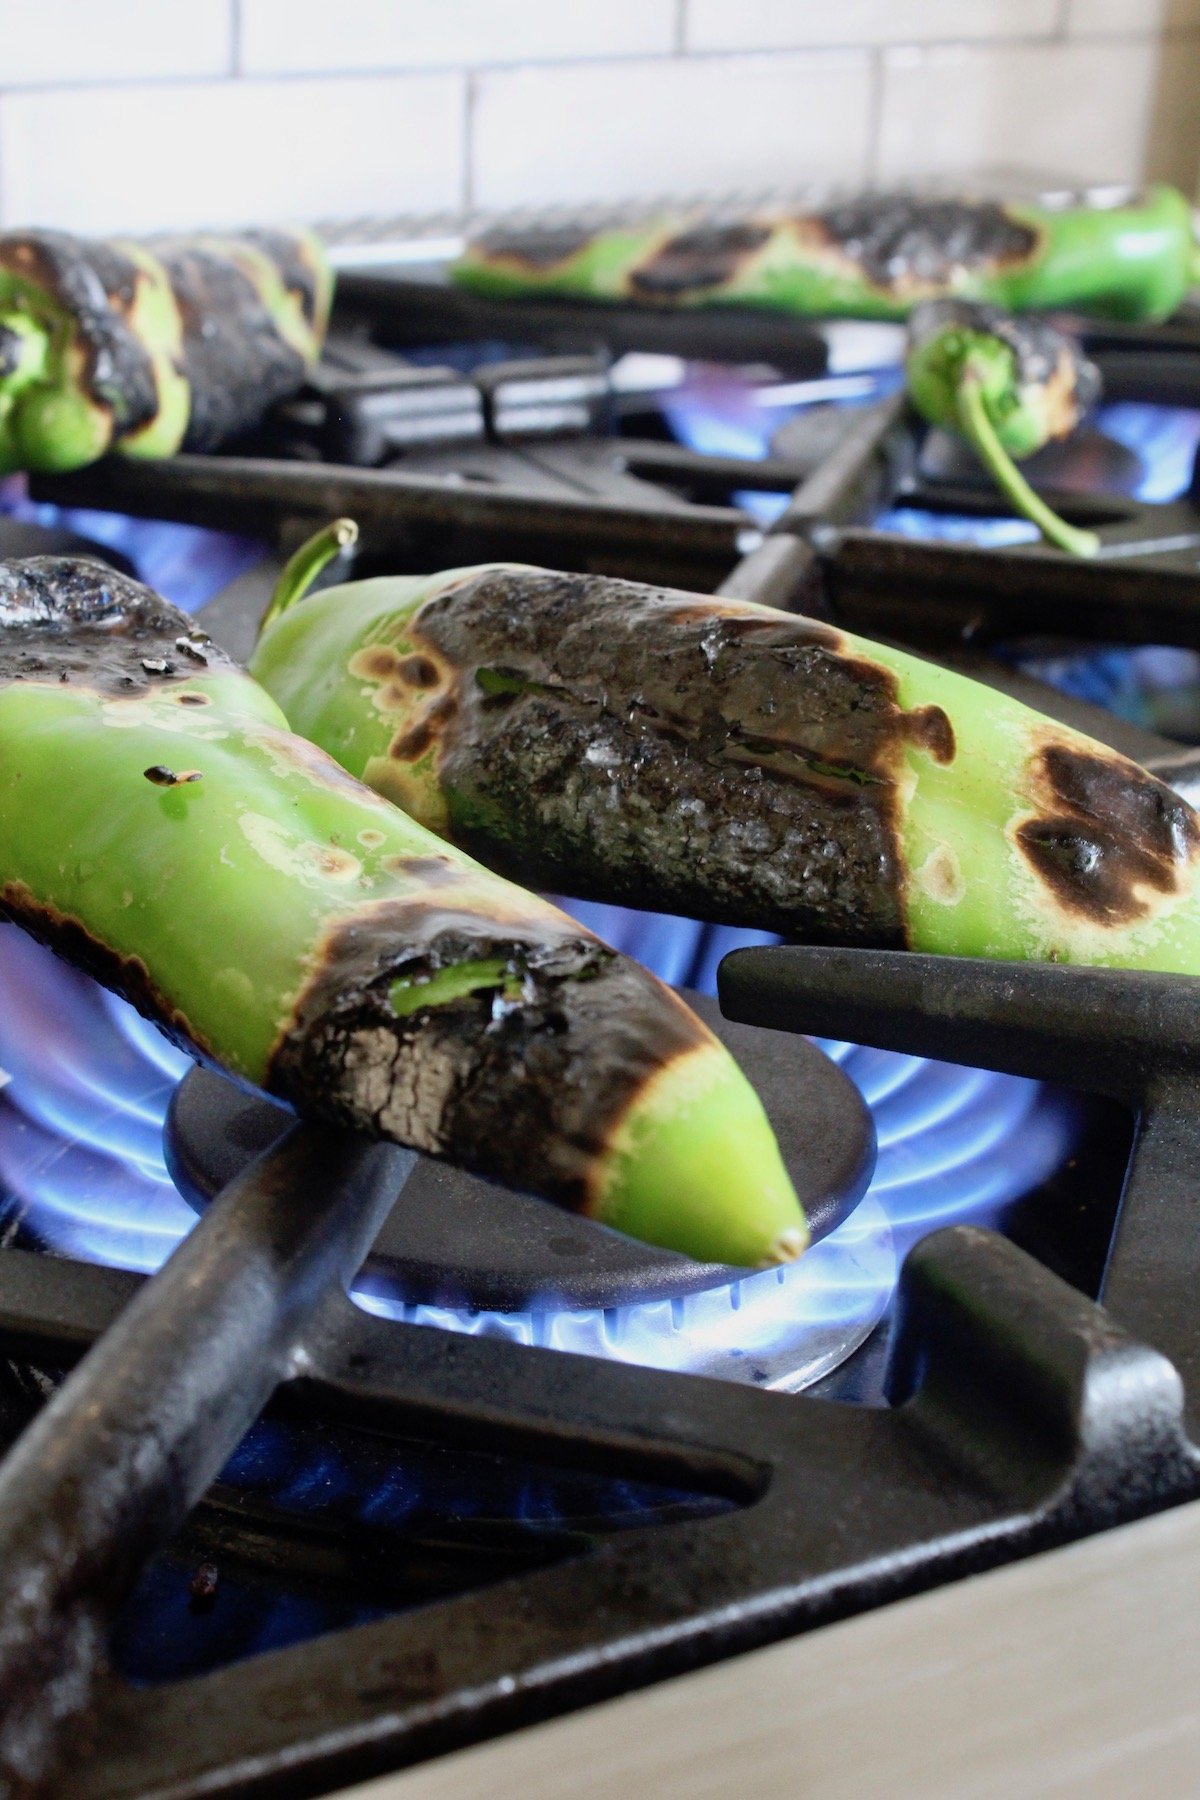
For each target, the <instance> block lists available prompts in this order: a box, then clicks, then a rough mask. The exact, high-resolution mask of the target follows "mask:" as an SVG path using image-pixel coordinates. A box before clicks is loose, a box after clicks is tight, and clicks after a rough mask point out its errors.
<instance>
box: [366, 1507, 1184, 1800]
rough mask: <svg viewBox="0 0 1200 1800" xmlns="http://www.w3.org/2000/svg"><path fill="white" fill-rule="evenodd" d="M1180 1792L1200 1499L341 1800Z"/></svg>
mask: <svg viewBox="0 0 1200 1800" xmlns="http://www.w3.org/2000/svg"><path fill="white" fill-rule="evenodd" d="M789 1794H796V1795H801V1796H804V1800H874V1797H875V1796H887V1800H993V1797H995V1800H1000V1797H1001V1796H1003V1800H1026V1797H1033V1796H1037V1797H1038V1800H1040V1797H1041V1796H1043V1795H1051V1796H1055V1800H1057V1797H1059V1796H1063V1795H1071V1796H1075V1795H1078V1796H1084V1795H1086V1796H1088V1797H1089V1800H1108V1797H1109V1796H1112V1797H1113V1800H1121V1797H1124V1796H1126V1795H1129V1796H1137V1797H1138V1800H1176V1797H1177V1796H1178V1797H1179V1800H1193V1797H1195V1796H1200V1502H1197V1503H1196V1504H1194V1505H1191V1506H1186V1507H1180V1508H1177V1509H1176V1510H1175V1511H1172V1512H1168V1513H1163V1514H1161V1515H1159V1516H1158V1517H1156V1518H1153V1519H1148V1520H1145V1521H1143V1522H1142V1523H1140V1524H1136V1525H1129V1526H1125V1527H1123V1528H1122V1529H1120V1530H1118V1531H1111V1532H1107V1533H1105V1534H1104V1535H1103V1536H1101V1537H1097V1538H1091V1539H1089V1540H1088V1541H1086V1542H1084V1543H1080V1544H1075V1545H1072V1546H1071V1547H1069V1548H1067V1549H1064V1550H1056V1551H1052V1552H1050V1553H1048V1554H1046V1555H1043V1556H1038V1557H1033V1558H1030V1559H1029V1560H1027V1561H1025V1562H1021V1563H1017V1564H1014V1565H1012V1566H1011V1567H1009V1568H1004V1569H997V1570H995V1571H993V1572H992V1573H990V1574H987V1575H980V1576H976V1577H974V1578H973V1579H971V1580H969V1581H963V1582H957V1583H954V1584H952V1585H950V1586H948V1587H943V1588H939V1589H936V1590H935V1591H934V1592H932V1593H929V1594H923V1595H919V1596H918V1597H916V1598H915V1599H912V1600H906V1601H902V1602H900V1603H898V1604H896V1605H893V1606H887V1607H884V1608H882V1609H880V1610H879V1611H877V1612H872V1613H866V1614H864V1615H863V1616H861V1617H860V1618H856V1619H849V1620H846V1621H845V1622H844V1623H843V1624H840V1625H834V1626H829V1627H827V1628H826V1629H824V1630H822V1631H815V1632H812V1633H810V1634H808V1635H807V1636H804V1637H798V1638H792V1639H789V1640H787V1641H786V1642H784V1643H780V1644H775V1645H772V1646H770V1647H769V1648H768V1649H765V1650H759V1651H756V1652H754V1653H752V1654H750V1655H746V1656H740V1657H735V1658H733V1659H731V1660H730V1661H727V1662H724V1663H719V1664H716V1665H715V1666H713V1667H711V1668H708V1669H704V1670H701V1671H700V1672H698V1673H697V1674H694V1675H689V1676H683V1677H681V1678H679V1679H676V1680H672V1681H666V1682H661V1683H659V1684H658V1685H657V1686H655V1687H652V1688H647V1689H644V1690H643V1691H642V1692H640V1693H636V1694H632V1695H629V1696H628V1697H626V1698H624V1699H620V1700H614V1701H609V1702H607V1703H606V1704H604V1705H600V1706H595V1707H590V1708H588V1709H586V1710H585V1711H582V1712H578V1713H574V1714H571V1715H569V1716H568V1717H566V1718H563V1719H558V1720H554V1721H552V1722H550V1723H549V1724H546V1725H541V1726H537V1727H534V1728H532V1729H530V1730H527V1731H521V1732H517V1733H515V1734H513V1735H512V1736H509V1737H505V1738H500V1739H497V1740H496V1741H494V1742H492V1743H490V1744H482V1745H480V1746H478V1747H477V1748H475V1749H471V1750H465V1751H461V1752H459V1753H458V1754H457V1755H454V1756H447V1757H443V1758H441V1759H440V1760H438V1761H436V1762H432V1763H427V1764H424V1765H422V1766H420V1767H418V1768H415V1769H410V1770H408V1771H406V1772H403V1773H401V1774H398V1775H393V1776H386V1777H384V1778H383V1779H381V1780H379V1781H374V1782H368V1783H367V1784H366V1785H364V1786H360V1787H356V1788H354V1789H351V1790H347V1793H346V1796H345V1800H351V1796H352V1797H353V1800H509V1796H512V1797H514V1800H516V1797H518V1796H519V1800H559V1797H560V1796H567V1795H569V1796H570V1800H641V1797H642V1796H653V1800H727V1797H728V1796H736V1800H767V1797H768V1796H770V1797H773V1796H776V1795H789Z"/></svg>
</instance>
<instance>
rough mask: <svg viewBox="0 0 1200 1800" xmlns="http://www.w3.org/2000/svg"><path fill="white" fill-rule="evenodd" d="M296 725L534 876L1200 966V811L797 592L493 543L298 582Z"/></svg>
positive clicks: (1022, 946) (290, 712)
mask: <svg viewBox="0 0 1200 1800" xmlns="http://www.w3.org/2000/svg"><path fill="white" fill-rule="evenodd" d="M251 667H252V669H253V671H254V673H255V674H256V675H257V677H258V679H259V680H260V681H261V682H262V683H263V685H264V686H265V687H266V688H267V689H268V690H269V692H270V693H272V694H273V695H274V697H275V698H276V699H277V700H278V702H279V704H280V706H281V707H282V708H283V709H284V711H285V713H286V714H287V716H288V719H289V720H290V722H291V724H292V726H293V728H294V729H295V730H297V731H300V732H302V733H303V734H304V735H305V736H306V737H309V738H311V739H312V740H313V741H314V742H315V743H318V744H320V745H322V746H323V747H324V748H325V749H327V750H329V751H331V752H332V754H333V755H334V756H336V757H337V758H338V760H339V761H340V762H341V763H342V764H343V766H344V767H345V768H347V769H348V770H350V771H351V772H352V773H354V774H355V775H360V776H362V777H363V779H364V780H366V781H368V782H370V783H371V785H372V786H374V787H375V788H377V789H378V791H379V792H380V793H384V794H387V795H388V796H389V797H390V798H392V799H394V800H396V801H397V802H398V803H399V804H400V805H402V806H404V807H405V808H406V809H407V810H408V811H409V812H410V813H411V814H412V815H413V817H414V818H417V819H419V820H420V821H421V822H422V823H423V824H425V825H427V826H429V827H430V829H431V830H434V831H437V832H439V833H440V834H441V835H442V836H443V837H445V838H447V839H449V840H451V841H452V842H454V843H456V844H459V845H462V846H463V847H464V848H465V849H467V850H469V851H470V852H471V854H472V855H475V856H478V857H479V858H480V859H481V860H483V861H486V862H487V863H488V864H489V865H491V866H493V867H496V868H499V869H502V870H503V871H504V872H505V873H506V874H508V875H511V876H513V877H515V878H517V879H520V880H522V881H527V882H529V883H530V884H531V885H535V886H538V887H543V888H548V889H551V890H554V891H558V892H560V893H568V894H575V895H579V896H581V897H585V898H589V899H596V900H604V901H611V902H617V903H624V904H627V905H632V906H645V907H651V908H653V909H655V910H659V911H666V912H677V913H686V914H690V915H692V916H693V917H699V918H704V919H712V920H716V921H719V922H724V923H729V924H735V925H748V926H755V927H759V928H762V929H766V930H772V931H778V932H782V933H784V934H786V935H789V936H794V937H798V938H803V939H809V940H814V941H823V942H832V943H844V944H864V945H867V944H871V945H882V946H891V947H896V948H903V947H911V948H913V949H917V950H926V951H943V952H949V953H952V954H959V955H967V956H991V957H1009V958H1046V959H1056V960H1061V961H1065V962H1084V963H1110V964H1116V965H1120V966H1126V967H1144V968H1150V969H1164V970H1175V971H1179V972H1182V973H1186V974H1191V975H1196V974H1200V820H1198V819H1197V816H1196V814H1195V813H1193V811H1192V810H1191V808H1190V807H1189V806H1188V805H1187V804H1186V803H1185V802H1184V801H1183V800H1182V799H1180V798H1179V796H1178V795H1177V794H1175V793H1174V792H1172V790H1171V789H1169V788H1167V787H1165V786H1164V785H1163V784H1162V783H1161V782H1159V781H1156V780H1155V779H1154V778H1153V777H1152V776H1151V775H1149V774H1147V773H1146V772H1145V771H1144V770H1142V769H1140V768H1138V767H1137V766H1136V765H1135V764H1134V763H1131V762H1128V761H1127V760H1126V759H1125V758H1124V757H1121V756H1118V755H1117V754H1116V753H1115V752H1114V751H1112V750H1109V749H1107V748H1105V747H1104V746H1103V745H1101V744H1098V743H1095V742H1093V741H1091V740H1090V739H1088V738H1086V737H1083V736H1081V735H1080V734H1079V733H1078V732H1075V731H1072V730H1070V729H1068V728H1067V727H1066V726H1064V725H1059V724H1057V723H1055V722H1054V721H1052V720H1051V719H1048V718H1044V717H1041V716H1040V715H1039V714H1037V713H1035V712H1032V711H1030V710H1029V708H1027V707H1024V706H1022V705H1020V704H1019V703H1018V702H1016V701H1015V700H1011V699H1009V698H1008V697H1006V696H1005V695H1003V694H1000V693H996V692H995V691H993V690H992V689H990V688H985V687H983V686H981V685H980V684H979V683H976V682H972V681H969V680H967V679H965V678H964V677H962V676H960V675H955V674H952V673H950V672H949V671H947V670H945V669H940V668H937V667H935V666H934V665H932V664H929V663H926V662H922V661H921V660H920V659H919V658H917V657H915V656H910V655H908V654H907V653H905V652H904V651H901V650H894V649H891V648H889V647H886V646H884V645H882V644H875V643H871V642H869V641H868V640H867V639H864V638H859V637H855V636H852V635H851V634H850V633H849V632H844V631H838V630H835V629H834V628H832V627H831V626H829V625H825V624H817V623H814V622H813V621H811V620H807V619H802V618H798V617H796V616H795V615H793V614H790V613H783V612H777V611H774V610H772V609H771V608H769V607H764V606H755V605H751V604H749V603H745V602H738V601H735V600H718V599H712V598H706V597H702V596H699V595H694V594H686V593H679V592H673V591H670V590H665V589H662V588H652V587H645V586H641V585H638V584H636V583H634V582H629V581H621V580H615V579H611V578H608V577H605V576H600V575H573V574H555V573H551V572H548V571H546V570H541V569H530V568H521V567H514V566H503V565H492V566H487V567H482V568H474V569H458V570H451V571H449V572H448V573H446V574H442V575H432V576H420V577H414V578H402V577H401V578H391V579H378V580H372V581H362V582H355V583H350V584H348V585H344V586H342V587H334V588H327V589H325V590H324V591H322V592H320V593H315V594H312V595H311V596H310V597H308V598H307V599H300V598H298V595H297V593H296V592H295V590H294V588H289V589H288V590H287V591H285V593H284V594H283V595H282V596H281V602H280V606H279V607H278V608H277V609H276V610H275V613H274V616H273V617H272V618H271V619H270V621H269V622H268V624H267V625H266V628H265V630H264V632H263V634H262V637H261V640H260V642H259V646H258V649H257V652H256V654H255V656H254V658H253V660H252V663H251Z"/></svg>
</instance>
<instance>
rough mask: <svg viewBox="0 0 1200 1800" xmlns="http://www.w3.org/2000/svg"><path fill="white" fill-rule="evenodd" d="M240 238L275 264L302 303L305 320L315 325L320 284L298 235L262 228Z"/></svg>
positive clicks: (247, 232)
mask: <svg viewBox="0 0 1200 1800" xmlns="http://www.w3.org/2000/svg"><path fill="white" fill-rule="evenodd" d="M238 235H239V237H242V238H244V239H245V240H246V242H247V243H248V244H253V246H254V248H255V249H256V250H258V251H259V252H261V254H262V255H263V256H265V257H267V258H268V259H269V261H271V262H273V263H274V265H275V267H276V269H277V270H278V271H279V279H280V281H282V283H283V285H284V287H285V288H287V290H288V292H289V293H290V294H295V296H296V298H297V299H298V300H299V302H300V310H301V312H302V313H303V315H304V318H305V320H306V321H307V323H308V324H309V325H315V324H316V323H317V307H318V304H319V299H320V280H319V277H318V274H317V270H316V269H315V267H314V266H313V263H312V260H311V258H310V255H309V252H308V248H307V246H306V244H305V242H304V240H303V238H301V237H299V236H298V235H296V234H295V233H294V232H287V231H270V230H264V229H263V228H261V227H259V228H258V229H256V230H253V231H242V232H239V233H238Z"/></svg>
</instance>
